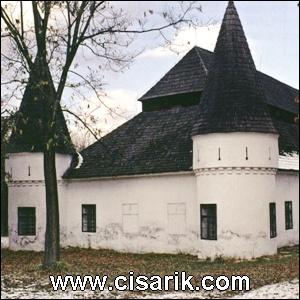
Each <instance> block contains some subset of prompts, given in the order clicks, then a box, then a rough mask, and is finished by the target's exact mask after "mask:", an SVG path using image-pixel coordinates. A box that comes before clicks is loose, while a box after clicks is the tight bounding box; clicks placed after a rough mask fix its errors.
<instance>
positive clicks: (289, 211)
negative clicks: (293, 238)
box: [284, 201, 293, 230]
mask: <svg viewBox="0 0 300 300" xmlns="http://www.w3.org/2000/svg"><path fill="white" fill-rule="evenodd" d="M284 206H285V229H286V230H289V229H293V203H292V201H285V203H284Z"/></svg>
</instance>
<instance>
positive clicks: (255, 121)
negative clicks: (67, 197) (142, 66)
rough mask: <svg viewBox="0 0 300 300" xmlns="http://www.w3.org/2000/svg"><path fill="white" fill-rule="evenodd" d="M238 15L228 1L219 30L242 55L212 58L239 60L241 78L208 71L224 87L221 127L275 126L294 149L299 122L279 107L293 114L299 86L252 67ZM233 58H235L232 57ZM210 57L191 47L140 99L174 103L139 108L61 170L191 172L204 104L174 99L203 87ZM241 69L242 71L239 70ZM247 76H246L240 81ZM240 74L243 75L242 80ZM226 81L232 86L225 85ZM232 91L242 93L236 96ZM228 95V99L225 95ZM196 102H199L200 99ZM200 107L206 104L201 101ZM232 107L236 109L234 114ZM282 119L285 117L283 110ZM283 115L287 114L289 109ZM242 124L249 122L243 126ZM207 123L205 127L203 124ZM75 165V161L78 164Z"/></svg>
mask: <svg viewBox="0 0 300 300" xmlns="http://www.w3.org/2000/svg"><path fill="white" fill-rule="evenodd" d="M236 17H237V15H236V11H235V8H234V7H233V4H232V3H231V4H230V5H229V8H228V10H227V17H226V18H227V19H226V18H225V21H226V22H227V23H228V24H227V25H226V26H225V29H224V26H223V31H222V32H223V34H225V33H227V32H228V31H229V32H228V36H229V37H236V38H238V39H239V42H240V43H241V45H242V49H240V51H241V53H242V54H243V55H242V57H240V56H239V55H237V54H236V53H235V55H234V56H229V57H228V56H227V55H226V53H224V51H222V49H219V50H218V51H220V52H218V51H217V56H216V57H217V58H216V59H214V61H215V62H218V63H219V64H220V65H221V66H222V68H221V70H222V71H224V70H226V68H227V67H228V65H227V64H226V63H228V62H229V61H230V63H232V64H233V65H236V64H238V65H239V68H234V70H236V69H237V72H238V75H239V77H237V74H235V72H234V70H233V69H231V70H229V71H230V72H229V74H231V76H233V78H234V80H235V83H234V86H233V85H232V83H231V79H230V78H228V77H227V74H226V76H224V74H222V73H219V72H218V70H214V69H216V67H217V66H216V65H215V66H214V65H213V64H212V68H213V69H212V70H213V71H212V72H211V74H212V75H211V76H213V77H214V78H215V81H216V83H217V84H218V85H220V86H221V88H222V89H223V91H224V92H225V96H226V100H228V101H229V103H230V106H228V104H227V103H225V107H226V109H228V111H229V123H226V122H225V123H223V125H224V126H225V128H226V126H229V128H230V129H231V130H232V129H233V128H232V126H240V124H242V126H243V131H249V130H250V128H251V130H252V131H253V130H255V131H259V132H268V133H269V132H272V133H273V132H276V131H277V132H278V133H279V148H280V152H281V153H283V152H293V151H295V152H298V149H299V126H298V125H296V124H292V123H291V122H286V121H283V120H282V119H283V117H282V116H281V114H280V112H286V111H288V112H290V113H292V114H291V115H292V117H293V116H295V114H296V113H297V112H298V108H297V106H296V104H295V103H294V102H293V99H294V97H295V96H296V95H298V91H297V90H295V89H293V88H291V87H289V86H287V85H285V84H282V83H280V82H279V81H277V80H275V79H273V78H271V77H269V76H267V75H265V74H263V73H260V72H256V70H255V67H254V63H253V60H252V57H251V54H250V50H249V48H248V45H247V42H246V40H245V37H244V35H243V33H242V28H241V25H240V23H239V22H237V21H236ZM232 18H233V19H232ZM232 26H233V27H232ZM229 29H235V30H238V31H239V35H238V36H234V35H233V36H231V34H232V33H231V32H230V30H229ZM224 32H225V33H224ZM225 42H228V41H227V38H225V39H224V40H223V38H221V40H220V39H219V44H221V45H222V44H224V43H225ZM225 44H226V43H225ZM217 47H218V46H217ZM226 50H227V51H231V50H232V49H231V48H230V47H229V48H228V47H227V46H226ZM199 55H200V56H201V57H199ZM219 56H223V58H224V59H225V61H222V60H220V57H219ZM233 58H234V59H236V61H232V59H233ZM212 59H213V54H212V53H211V52H208V51H204V50H203V49H200V48H197V47H196V48H193V49H192V50H191V51H190V52H189V53H188V54H187V55H186V56H185V57H184V58H183V59H182V61H180V62H179V63H178V64H177V65H176V66H175V67H174V68H173V69H172V70H171V71H170V72H169V73H167V75H166V76H165V77H163V79H162V80H161V81H160V82H158V83H157V84H156V85H155V86H154V87H153V88H152V89H151V90H150V91H149V92H147V93H146V94H145V95H144V96H143V97H142V98H141V99H140V100H142V101H143V102H144V101H145V102H147V101H161V98H162V97H164V96H167V95H169V96H170V95H175V96H176V98H175V99H176V102H174V107H172V108H168V109H165V107H166V106H164V107H160V108H159V105H158V106H157V107H156V108H157V110H154V111H143V112H142V113H140V114H139V115H137V116H136V117H134V118H133V119H132V120H130V121H128V122H126V123H125V124H123V125H122V126H120V127H119V128H117V129H116V130H114V131H113V132H111V133H110V134H108V135H106V136H105V137H104V138H102V139H101V140H100V141H98V142H96V143H94V144H93V145H91V146H89V147H88V148H86V149H85V150H83V151H82V152H81V155H82V157H83V163H82V164H81V166H80V167H79V168H77V169H76V168H74V167H72V168H70V169H69V170H68V171H67V173H66V174H65V178H91V177H112V176H123V175H138V174H153V173H165V172H180V171H192V150H193V147H192V138H191V137H192V133H193V132H194V131H193V128H194V125H195V124H197V125H198V126H197V129H199V125H200V126H201V123H199V114H200V113H201V112H202V110H203V106H202V105H201V104H200V105H191V106H178V103H180V101H178V97H179V98H182V99H186V95H187V94H188V93H190V92H201V91H202V90H203V87H204V82H205V78H206V77H207V76H206V69H208V66H209V63H210V61H212ZM227 60H228V61H227ZM241 68H242V69H243V71H244V72H245V73H246V75H244V74H241V73H240V72H241ZM191 70H192V71H191ZM199 70H200V71H199ZM209 73H210V72H209ZM254 74H255V75H254ZM217 75H220V77H221V78H222V79H224V80H225V82H226V85H225V86H223V85H222V82H220V78H218V77H217V78H216V76H217ZM256 77H257V78H258V79H259V81H260V82H261V84H262V85H263V87H264V91H265V93H264V96H265V98H264V101H265V102H266V103H268V104H269V109H270V111H271V108H272V107H276V110H275V111H274V114H272V118H273V119H272V120H271V119H270V116H269V109H268V107H267V106H264V105H263V103H262V99H261V97H262V96H261V94H260V93H257V90H258V91H260V87H259V86H257V81H256ZM245 78H246V79H247V81H244V79H245ZM240 79H242V80H241V81H240ZM210 84H211V85H210ZM228 86H229V87H231V88H232V90H231V89H229V90H228ZM213 88H215V89H217V85H215V84H214V83H208V89H207V90H208V91H209V94H211V95H212V96H213V98H212V99H213V102H212V103H213V105H212V108H213V109H214V110H215V109H216V108H218V105H217V104H218V101H217V100H218V99H219V96H220V97H222V96H223V95H222V94H221V95H220V94H216V90H214V89H213ZM243 88H245V91H244V93H245V92H246V93H245V95H246V96H247V98H245V97H244V95H243V94H242V95H240V92H242V89H243ZM200 94H201V93H199V98H200ZM236 95H239V96H241V97H239V98H238V100H237V99H236V97H235V96H236ZM254 95H255V96H257V97H258V99H259V100H260V101H259V102H258V101H257V100H255V99H253V97H254ZM216 96H218V97H216ZM229 96H230V98H229V99H228V97H229ZM206 97H207V96H206ZM207 99H208V98H207ZM207 99H206V100H205V98H204V101H207ZM221 99H223V98H221ZM245 99H248V100H249V101H250V103H251V105H248V104H247V105H241V104H243V103H244V102H242V103H241V102H240V101H244V100H245ZM224 100H225V99H224ZM164 101H170V102H172V101H174V98H172V97H171V96H170V97H169V98H167V100H166V99H164ZM237 101H238V102H237ZM200 103H203V102H202V99H201V100H200ZM204 103H205V102H204ZM206 103H208V102H206ZM236 103H238V106H236ZM222 104H223V103H222ZM239 105H241V110H240V111H237V107H239ZM204 109H207V108H206V107H205V106H204ZM221 109H222V113H225V112H224V111H223V107H222V108H221ZM232 109H234V112H235V114H234V118H233V119H232V112H231V111H232ZM246 109H247V110H249V111H250V112H251V114H248V111H245V110H246ZM204 111H205V110H204ZM278 111H279V115H278ZM210 117H212V118H214V115H210ZM235 117H237V118H240V117H244V118H245V117H246V121H247V124H244V121H242V123H240V121H239V122H238V123H235ZM284 118H286V116H285V114H284ZM287 118H290V115H289V114H288V116H287ZM204 121H205V122H206V123H204V125H207V124H209V123H210V122H209V121H210V120H207V119H205V120H204ZM217 121H218V120H217ZM214 122H215V121H214ZM245 125H247V126H246V127H245ZM248 125H249V127H248ZM273 126H274V127H273ZM205 128H209V127H208V126H206V127H205ZM239 129H241V127H238V128H234V130H235V131H236V130H239ZM220 131H221V132H223V131H224V128H220ZM239 131H240V130H239ZM74 164H75V165H76V163H74Z"/></svg>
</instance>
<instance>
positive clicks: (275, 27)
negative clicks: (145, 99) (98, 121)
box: [105, 1, 299, 131]
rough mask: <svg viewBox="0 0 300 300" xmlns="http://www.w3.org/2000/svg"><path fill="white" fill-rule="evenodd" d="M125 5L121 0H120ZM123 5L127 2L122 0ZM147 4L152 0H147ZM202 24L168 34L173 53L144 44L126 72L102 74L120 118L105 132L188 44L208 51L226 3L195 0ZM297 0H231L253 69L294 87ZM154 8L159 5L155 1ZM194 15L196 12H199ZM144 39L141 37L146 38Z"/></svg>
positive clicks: (133, 5)
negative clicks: (200, 9) (252, 60)
mask: <svg viewBox="0 0 300 300" xmlns="http://www.w3.org/2000/svg"><path fill="white" fill-rule="evenodd" d="M125 3H126V2H125ZM127 3H129V2H127ZM151 3H152V4H151ZM200 3H201V5H202V15H201V19H203V24H207V23H208V22H209V21H210V20H213V25H211V26H203V27H200V28H198V29H196V30H194V29H187V30H184V31H183V32H181V33H179V35H178V36H177V37H174V39H173V42H174V44H176V45H177V44H180V45H181V47H177V48H176V46H174V47H175V49H176V50H178V52H179V54H177V53H175V52H174V51H170V50H168V49H165V48H163V47H160V46H159V45H158V46H155V45H154V46H151V43H150V45H149V42H148V43H147V45H148V46H149V48H148V49H146V50H145V51H144V52H143V53H142V54H141V55H140V56H138V57H137V58H136V60H135V61H134V63H133V64H131V66H130V68H129V69H128V70H125V71H124V72H122V73H108V74H106V78H105V80H106V82H107V85H106V92H107V94H108V96H109V100H108V101H109V103H111V104H112V105H119V106H120V107H121V108H122V109H123V110H124V115H125V116H126V117H125V118H124V119H123V120H122V118H116V119H115V120H114V121H113V122H109V125H106V130H108V131H109V130H111V129H113V128H114V127H116V126H117V125H119V124H120V123H122V122H124V121H125V120H126V119H128V118H131V117H133V116H134V115H136V114H137V113H139V112H140V111H141V103H140V102H139V101H137V100H138V98H139V97H141V96H142V95H143V94H144V93H145V92H146V91H147V90H148V89H149V88H151V87H152V86H153V85H154V84H155V83H156V82H157V81H158V80H159V79H160V78H161V77H162V76H163V75H164V74H165V73H166V72H168V71H169V70H170V68H171V67H173V66H174V65H175V64H176V63H177V62H178V61H179V60H180V59H181V58H182V57H183V55H184V54H185V53H186V52H187V51H188V50H189V49H190V48H192V47H193V46H194V45H197V46H200V47H203V48H205V49H208V50H211V51H213V50H214V46H215V43H216V40H217V37H218V33H219V29H220V23H221V21H222V18H223V15H224V12H225V8H226V6H227V1H201V2H200ZM297 3H298V1H235V5H236V8H237V10H238V13H239V16H240V19H241V22H242V24H243V27H244V31H245V34H246V37H247V39H248V43H249V46H250V49H251V52H252V55H253V58H254V61H255V64H256V68H257V69H258V70H260V71H262V72H264V73H266V74H268V75H270V76H272V77H274V78H276V79H278V80H280V81H282V82H284V83H287V84H289V85H291V86H293V87H295V88H299V9H298V7H297ZM154 5H155V6H160V5H165V4H164V3H162V2H155V3H154ZM147 6H148V7H152V6H153V2H150V3H148V4H147V5H146V4H145V2H135V1H132V2H130V5H129V6H127V9H128V10H131V11H132V12H133V13H134V12H136V11H140V10H144V9H145V8H147ZM199 13H200V12H199ZM146 38H147V37H145V39H146Z"/></svg>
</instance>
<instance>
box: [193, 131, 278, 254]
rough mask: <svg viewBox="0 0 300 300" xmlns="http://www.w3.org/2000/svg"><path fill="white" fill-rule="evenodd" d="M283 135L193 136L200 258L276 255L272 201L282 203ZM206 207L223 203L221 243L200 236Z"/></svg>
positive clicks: (219, 215) (219, 230) (219, 212)
mask: <svg viewBox="0 0 300 300" xmlns="http://www.w3.org/2000/svg"><path fill="white" fill-rule="evenodd" d="M277 164H278V136H277V135H274V134H264V133H245V132H243V133H216V134H205V135H197V136H194V137H193V169H194V171H195V174H196V178H197V179H196V181H197V192H196V193H197V196H196V198H197V205H198V220H199V251H200V255H199V256H200V257H202V258H205V257H212V258H215V257H217V256H224V257H226V256H231V257H232V256H234V257H241V258H252V257H258V256H261V255H266V254H274V253H275V252H276V250H277V245H276V238H272V239H271V238H270V219H269V203H270V202H276V197H275V196H276V195H275V191H276V180H275V175H276V170H277ZM200 204H216V205H217V240H203V239H201V234H200V226H201V224H200Z"/></svg>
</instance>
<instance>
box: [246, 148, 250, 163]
mask: <svg viewBox="0 0 300 300" xmlns="http://www.w3.org/2000/svg"><path fill="white" fill-rule="evenodd" d="M248 159H249V156H248V147H246V160H248Z"/></svg>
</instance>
